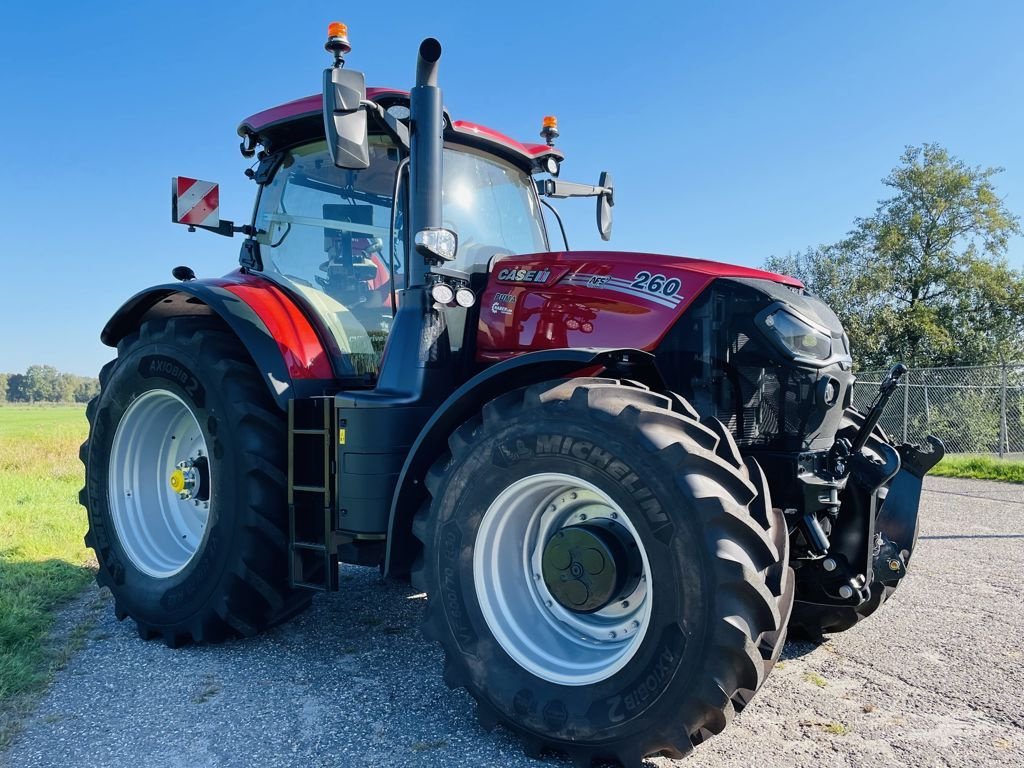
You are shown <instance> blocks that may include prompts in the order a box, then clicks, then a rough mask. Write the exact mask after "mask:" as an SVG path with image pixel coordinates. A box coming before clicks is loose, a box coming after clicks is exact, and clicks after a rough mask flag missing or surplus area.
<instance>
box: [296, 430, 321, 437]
mask: <svg viewBox="0 0 1024 768" xmlns="http://www.w3.org/2000/svg"><path fill="white" fill-rule="evenodd" d="M292 434H293V435H319V436H320V437H326V436H327V430H326V429H293V430H292Z"/></svg>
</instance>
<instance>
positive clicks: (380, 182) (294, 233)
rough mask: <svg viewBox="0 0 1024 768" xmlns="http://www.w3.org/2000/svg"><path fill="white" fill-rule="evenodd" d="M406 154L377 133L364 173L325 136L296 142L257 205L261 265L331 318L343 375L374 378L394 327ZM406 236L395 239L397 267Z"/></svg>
mask: <svg viewBox="0 0 1024 768" xmlns="http://www.w3.org/2000/svg"><path fill="white" fill-rule="evenodd" d="M399 160H400V156H399V151H398V149H397V148H396V147H395V146H394V145H392V144H391V143H390V142H388V141H386V140H385V139H384V138H383V137H371V145H370V167H369V168H367V169H366V170H362V171H347V170H342V169H339V168H336V167H335V166H334V163H333V162H332V161H331V158H330V154H329V153H328V151H327V144H326V142H323V141H321V142H316V143H313V144H307V145H303V146H301V147H297V148H294V149H291V150H289V151H287V152H286V154H285V156H284V158H283V160H282V162H281V165H280V166H279V168H278V170H277V173H276V174H275V176H274V178H273V180H272V181H271V182H270V183H269V184H268V185H266V186H265V187H264V188H263V190H262V193H261V195H260V200H259V205H258V207H257V211H256V228H257V236H256V238H257V240H258V241H259V243H260V252H261V254H262V257H263V264H264V272H265V273H267V274H268V275H269V276H271V277H272V278H273V279H275V280H278V281H280V282H283V283H285V284H286V285H287V286H288V287H290V288H291V289H292V290H294V291H296V292H297V293H299V294H301V295H302V297H303V298H305V299H306V301H308V302H309V303H310V305H312V307H313V308H314V309H315V310H316V312H317V314H318V315H320V316H321V317H322V318H323V319H324V322H325V324H326V325H327V327H328V328H329V329H330V332H331V334H332V335H333V336H334V339H335V341H336V342H337V344H338V347H339V348H340V349H341V352H342V353H343V360H342V364H343V365H344V366H345V368H347V369H348V370H345V371H344V373H346V374H355V375H359V374H369V375H371V376H375V375H376V373H377V371H378V370H379V367H380V360H381V356H382V354H383V350H384V344H385V341H386V340H387V335H388V332H389V331H390V327H391V319H392V317H393V312H392V304H391V291H392V279H393V277H395V276H393V275H392V274H391V267H390V264H389V255H390V249H391V242H392V239H393V237H394V233H393V232H392V231H391V207H392V205H391V203H392V195H393V194H394V184H395V173H396V171H397V169H398V164H399ZM399 213H400V214H401V211H399ZM403 218H404V217H402V216H401V215H400V216H399V219H398V227H399V231H401V227H402V226H404V225H403V223H402V219H403ZM403 241H404V238H403V237H402V236H400V235H399V236H398V237H397V239H396V247H397V252H396V259H395V261H396V267H397V268H396V273H397V272H400V266H398V265H401V263H402V261H403V259H404V253H403V252H402V247H403ZM399 279H400V277H399ZM395 287H396V289H397V288H399V287H401V286H400V285H399V286H395Z"/></svg>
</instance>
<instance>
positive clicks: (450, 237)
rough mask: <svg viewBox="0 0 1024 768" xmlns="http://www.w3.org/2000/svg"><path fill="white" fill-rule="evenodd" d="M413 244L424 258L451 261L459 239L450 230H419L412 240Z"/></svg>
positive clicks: (456, 250)
mask: <svg viewBox="0 0 1024 768" xmlns="http://www.w3.org/2000/svg"><path fill="white" fill-rule="evenodd" d="M413 243H414V244H415V246H416V250H417V251H419V252H420V253H421V254H423V255H424V256H433V257H434V258H438V259H441V260H442V261H451V260H452V259H454V258H455V254H456V253H457V252H458V247H459V237H458V235H456V234H455V233H454V232H452V231H451V230H450V229H441V228H439V227H438V228H432V229H421V230H420V231H419V232H417V233H416V237H415V238H413Z"/></svg>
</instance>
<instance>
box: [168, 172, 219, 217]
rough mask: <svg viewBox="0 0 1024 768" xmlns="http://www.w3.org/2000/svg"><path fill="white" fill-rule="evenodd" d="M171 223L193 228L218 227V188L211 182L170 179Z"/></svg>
mask: <svg viewBox="0 0 1024 768" xmlns="http://www.w3.org/2000/svg"><path fill="white" fill-rule="evenodd" d="M171 221H173V222H175V223H176V224H189V225H191V226H194V227H214V228H216V227H218V226H219V225H220V186H219V185H217V184H214V183H213V182H212V181H201V180H199V179H189V178H187V177H185V176H175V177H174V178H173V179H171Z"/></svg>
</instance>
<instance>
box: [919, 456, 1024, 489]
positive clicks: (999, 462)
mask: <svg viewBox="0 0 1024 768" xmlns="http://www.w3.org/2000/svg"><path fill="white" fill-rule="evenodd" d="M931 474H933V475H938V476H939V477H967V478H975V479H977V480H1001V481H1003V482H1004V483H1024V461H1019V460H1015V459H1000V458H998V457H996V456H968V455H953V456H946V457H945V458H943V460H942V461H940V462H939V464H938V466H936V467H935V468H934V469H933V470H932V471H931Z"/></svg>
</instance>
